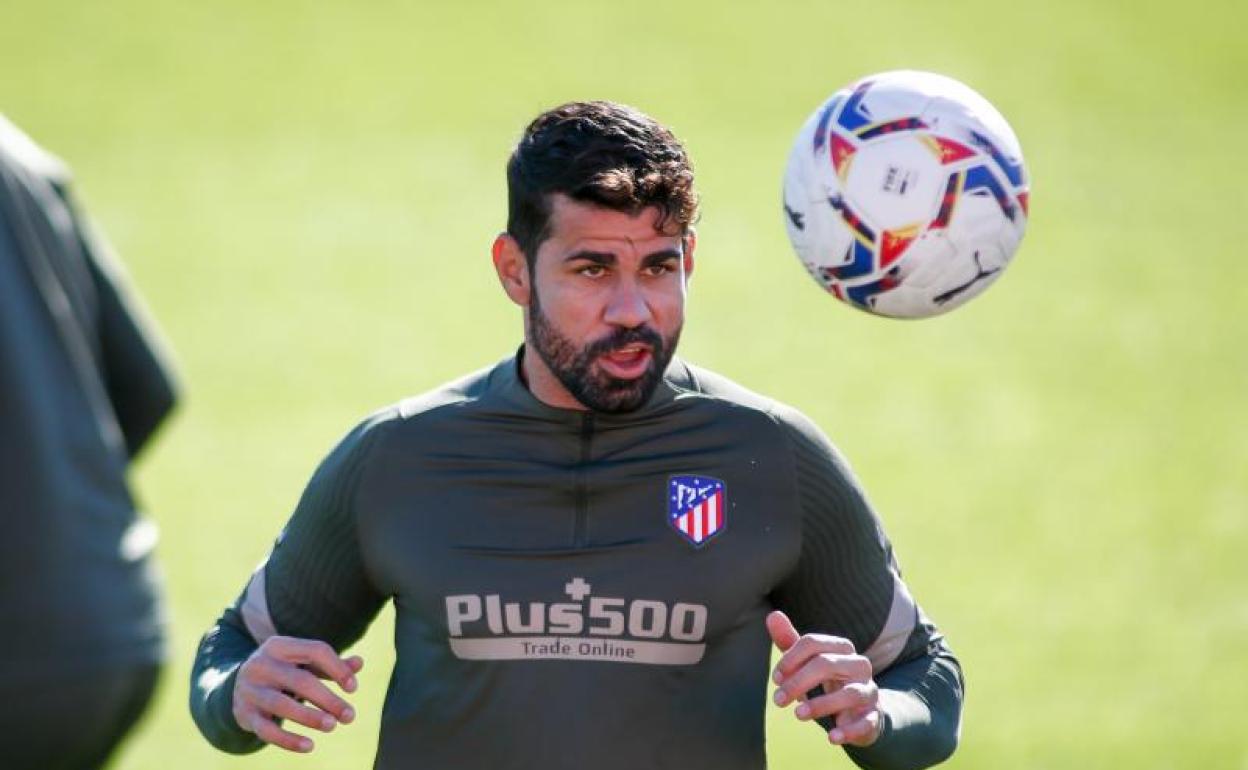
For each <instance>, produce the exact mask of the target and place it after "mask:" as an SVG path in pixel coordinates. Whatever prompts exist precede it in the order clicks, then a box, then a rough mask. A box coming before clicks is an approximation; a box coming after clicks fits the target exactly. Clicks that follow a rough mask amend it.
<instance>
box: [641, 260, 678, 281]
mask: <svg viewBox="0 0 1248 770" xmlns="http://www.w3.org/2000/svg"><path fill="white" fill-rule="evenodd" d="M641 272H642V273H644V274H646V275H648V276H650V277H651V278H661V277H663V276H665V275H667V274H668V273H674V272H676V263H675V262H659V263H656V264H653V265H646V266H645V267H644V268H642V270H641Z"/></svg>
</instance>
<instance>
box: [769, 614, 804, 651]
mask: <svg viewBox="0 0 1248 770" xmlns="http://www.w3.org/2000/svg"><path fill="white" fill-rule="evenodd" d="M767 633H768V634H769V635H770V636H771V641H772V642H773V643H775V645H776V647H777V648H778V649H779V650H780V652H785V651H787V650H788V649H789V648H790V647H792V646H793V645H795V644H797V640H798V638H799V637H800V634H798V633H797V629H796V628H794V627H793V621H791V620H789V616H788V615H785V614H784V613H783V612H781V611H780V610H775V611H774V612H770V613H768V615H767Z"/></svg>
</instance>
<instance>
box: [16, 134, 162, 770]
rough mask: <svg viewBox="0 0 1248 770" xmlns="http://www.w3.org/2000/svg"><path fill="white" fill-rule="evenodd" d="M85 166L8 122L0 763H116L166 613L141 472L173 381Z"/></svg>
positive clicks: (158, 653) (137, 711)
mask: <svg viewBox="0 0 1248 770" xmlns="http://www.w3.org/2000/svg"><path fill="white" fill-rule="evenodd" d="M68 184H69V172H68V170H67V169H66V167H65V166H64V165H63V164H62V163H61V162H60V161H59V160H58V159H56V158H54V157H53V156H52V155H50V154H48V153H47V152H45V151H44V150H43V149H42V148H40V147H38V146H37V145H36V144H35V143H34V142H33V141H31V139H30V138H29V137H27V136H26V135H25V134H23V133H22V132H21V131H20V130H19V129H18V128H17V127H16V126H14V125H13V124H12V123H10V122H9V121H8V120H6V119H5V118H4V117H3V116H0V517H2V518H3V523H4V537H3V538H0V616H2V617H3V618H4V632H3V633H2V634H0V703H2V704H3V706H2V707H0V708H3V714H4V719H3V723H4V724H3V727H0V765H3V766H4V767H5V768H9V769H12V770H18V769H19V768H23V769H24V768H29V769H30V770H60V769H62V768H64V769H66V770H70V769H76V768H82V769H84V770H86V769H87V768H99V767H102V766H104V765H105V764H106V763H107V761H108V758H109V756H110V755H112V754H113V753H114V751H115V749H116V748H117V746H118V745H119V744H120V742H121V741H122V739H123V738H124V737H125V735H126V733H127V732H129V731H130V729H131V728H132V727H133V726H134V725H135V723H136V722H137V721H138V720H139V718H140V716H141V715H142V714H143V711H144V709H145V708H146V706H147V703H148V701H149V700H150V699H151V696H152V692H153V690H154V687H155V684H156V680H157V676H158V673H159V669H160V664H161V661H162V659H163V657H164V654H163V636H164V629H163V626H164V617H163V614H164V612H163V607H162V605H161V600H160V592H159V586H158V583H157V579H156V576H155V575H154V574H153V564H152V558H151V552H152V549H153V546H154V545H155V542H156V531H155V527H154V526H153V525H152V524H151V523H150V522H148V521H146V520H144V519H142V518H140V517H139V515H138V512H137V510H136V504H135V501H134V498H133V496H132V495H131V493H130V490H129V488H128V486H127V483H126V471H127V468H128V466H129V465H130V463H131V462H132V461H133V460H134V458H135V456H136V455H137V454H138V453H139V451H140V450H141V449H142V448H143V447H144V446H145V445H147V443H148V442H149V440H150V439H151V436H152V434H153V431H155V430H156V428H157V426H159V425H160V424H161V422H162V421H163V420H164V419H165V417H166V416H167V415H168V414H169V411H170V410H171V409H172V407H173V404H174V398H175V394H174V383H173V380H172V377H171V374H170V370H169V368H168V366H167V365H166V363H165V362H164V357H163V354H162V353H161V348H160V346H159V345H158V344H156V343H155V341H154V338H153V332H152V329H151V327H150V326H149V325H148V324H147V323H146V322H145V320H144V319H143V316H142V315H141V313H140V312H139V311H138V310H137V305H136V303H135V299H134V298H133V297H132V296H130V295H128V294H127V292H126V290H125V286H124V281H123V280H122V275H121V273H120V270H119V265H118V264H117V263H116V262H115V261H114V260H113V258H112V256H111V254H109V253H108V250H107V248H106V247H105V246H104V245H103V243H102V241H101V240H100V239H99V238H98V237H97V236H96V235H95V234H93V233H92V231H91V229H90V228H89V226H88V225H87V224H86V222H85V221H84V219H83V217H82V215H81V213H80V212H79V211H78V209H77V208H76V205H75V202H74V200H73V198H72V197H71V195H70V194H69V190H68Z"/></svg>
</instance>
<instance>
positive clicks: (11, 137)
mask: <svg viewBox="0 0 1248 770" xmlns="http://www.w3.org/2000/svg"><path fill="white" fill-rule="evenodd" d="M0 159H2V160H3V162H4V165H5V166H8V167H9V168H13V169H18V170H21V171H23V172H25V173H26V174H29V175H32V176H37V177H42V178H45V179H49V180H51V181H53V182H55V183H57V184H64V183H66V182H68V181H69V169H68V167H67V166H66V165H65V163H64V162H63V161H61V159H60V158H58V157H56V156H55V155H53V154H52V153H50V152H48V151H47V150H45V149H43V148H42V147H40V146H39V145H38V144H37V143H36V142H35V140H33V139H31V138H30V137H29V136H27V135H26V133H25V132H24V131H22V130H21V129H20V128H18V127H17V126H16V125H14V124H13V123H12V122H11V121H10V120H9V119H8V118H7V117H5V116H4V115H2V114H0Z"/></svg>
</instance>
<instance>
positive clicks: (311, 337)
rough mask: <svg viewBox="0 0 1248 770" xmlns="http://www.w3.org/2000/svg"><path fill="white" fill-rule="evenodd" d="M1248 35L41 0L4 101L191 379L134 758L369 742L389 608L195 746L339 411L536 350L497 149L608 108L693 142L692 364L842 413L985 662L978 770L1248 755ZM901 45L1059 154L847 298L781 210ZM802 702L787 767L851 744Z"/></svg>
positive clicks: (910, 563)
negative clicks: (329, 725) (506, 239)
mask: <svg viewBox="0 0 1248 770" xmlns="http://www.w3.org/2000/svg"><path fill="white" fill-rule="evenodd" d="M1246 25H1248V11H1245V10H1244V6H1243V5H1242V4H1238V3H1231V2H1229V0H1228V1H1224V2H1216V1H1211V2H1203V3H1201V2H1197V3H1187V4H1170V3H1162V2H1153V1H1147V2H1142V3H1129V2H1125V0H1113V1H1107V2H1099V3H1076V2H1069V1H1063V2H1057V3H1027V4H1022V5H1012V4H1007V3H1000V2H994V3H987V2H970V1H965V2H950V3H919V2H901V1H899V0H886V1H884V2H878V3H870V4H858V5H851V4H840V3H830V2H806V3H787V4H786V3H779V4H776V5H772V6H764V5H763V4H755V3H737V2H728V3H715V4H712V3H703V2H689V3H679V2H676V3H660V2H652V1H651V0H643V2H639V3H634V4H627V5H626V4H619V3H603V2H597V1H596V0H594V1H591V0H587V1H585V2H545V3H525V4H503V3H498V4H487V3H476V2H464V3H459V4H449V3H447V4H441V3H427V4H419V3H398V2H376V3H367V4H335V3H325V2H312V3H295V2H269V3H244V2H227V3H212V4H209V3H201V4H181V3H159V2H143V1H141V0H124V1H122V2H114V3H95V4H86V3H70V2H63V1H61V0H57V1H53V2H42V3H36V2H33V0H14V1H13V2H9V3H7V4H6V5H5V8H4V12H3V21H2V22H0V110H3V111H5V112H6V113H7V114H8V115H9V116H10V117H11V118H12V119H13V120H15V121H16V122H17V123H19V124H20V125H23V126H24V127H25V128H26V129H27V130H28V131H29V132H30V133H32V134H33V135H34V136H36V137H37V138H39V139H40V140H41V141H42V142H43V143H44V144H45V145H47V146H48V147H50V148H52V149H54V150H55V151H57V152H58V153H60V154H61V155H62V156H63V157H65V158H66V159H67V160H68V161H69V162H70V163H71V164H72V165H73V166H74V168H75V169H76V171H77V174H78V178H79V183H80V192H81V193H82V194H83V197H84V198H85V199H86V201H87V203H88V204H89V206H90V208H91V211H92V212H93V213H94V215H95V217H96V218H97V219H98V220H99V222H100V223H101V224H102V225H103V227H104V229H105V230H106V231H107V232H108V234H109V235H110V237H111V240H112V241H113V242H114V244H115V245H116V246H117V247H118V250H119V251H120V252H121V253H122V254H123V256H124V258H125V259H126V261H127V263H128V265H129V267H130V269H131V272H132V274H133V277H134V279H135V282H136V284H137V285H138V287H139V288H140V289H141V291H142V293H143V294H144V295H145V297H146V298H147V300H148V302H149V304H150V306H151V308H152V310H153V311H154V313H155V315H156V316H157V317H158V318H159V319H160V321H161V323H162V326H163V328H164V329H165V331H166V333H167V335H168V337H169V339H170V341H171V343H172V346H173V347H174V349H175V350H176V354H177V359H178V361H179V364H180V369H181V372H182V375H183V377H184V379H185V383H186V389H187V398H186V401H185V403H184V406H183V408H182V410H181V412H180V414H179V415H178V416H177V419H176V420H175V421H174V422H173V423H172V424H171V425H170V426H169V427H168V429H167V430H166V431H165V433H164V434H163V436H162V437H161V439H160V441H159V442H158V444H157V445H156V446H155V447H154V450H153V451H152V452H151V453H150V455H149V456H148V457H147V458H146V459H145V462H144V463H143V464H142V465H141V467H140V469H139V473H138V474H137V482H138V487H139V489H140V490H141V492H142V495H143V498H144V501H145V504H146V507H147V508H148V509H149V510H150V514H151V516H152V517H153V518H154V519H155V520H156V521H157V522H158V523H159V525H160V526H161V530H162V533H163V539H162V541H161V546H160V556H161V561H162V564H163V568H164V572H165V573H166V576H167V580H168V594H169V599H170V605H171V612H172V624H171V645H170V646H171V663H170V665H169V668H168V674H167V677H166V678H165V680H164V682H163V686H162V689H161V692H160V695H159V698H158V700H157V702H156V704H155V706H154V708H153V710H152V712H151V713H150V715H149V718H148V719H147V721H146V722H145V724H144V725H143V727H142V729H141V731H140V732H138V733H137V734H136V735H135V736H134V739H133V741H132V742H131V743H130V744H129V746H128V747H127V749H126V750H125V751H124V752H123V754H122V756H121V757H120V761H119V762H118V763H117V767H118V768H121V770H147V769H149V768H155V769H159V768H165V767H171V766H176V767H177V768H178V770H207V769H208V768H261V767H264V768H269V767H297V768H345V767H367V766H369V765H370V763H371V760H372V753H373V747H374V745H375V740H376V733H377V729H378V721H379V720H378V715H379V710H380V704H381V699H382V696H383V694H384V689H385V683H386V678H387V674H388V669H389V663H390V660H391V657H392V652H391V650H390V639H389V635H390V622H389V619H388V618H385V619H383V620H382V621H380V622H379V623H378V624H377V626H376V627H375V628H374V629H372V631H371V632H370V635H369V636H368V637H367V639H366V640H365V642H364V643H363V644H362V645H361V646H360V648H359V649H360V650H361V652H362V654H364V655H365V656H366V658H367V659H368V667H367V668H366V670H365V672H364V674H365V676H364V677H363V692H362V694H361V695H360V696H359V698H358V705H359V711H360V712H361V714H362V718H361V719H360V720H359V721H358V722H357V724H355V725H352V726H350V727H349V728H346V729H342V730H341V731H340V732H338V733H336V734H334V735H331V736H327V737H325V738H323V739H321V740H320V741H319V748H318V750H317V752H316V753H314V754H313V755H310V756H306V757H289V756H278V755H277V754H276V753H275V752H265V753H262V754H260V755H257V756H253V757H250V758H246V759H241V760H240V759H235V758H231V757H227V756H225V755H222V754H217V753H216V752H214V751H213V750H212V749H210V748H209V747H208V745H207V744H206V743H204V742H203V741H202V740H201V739H200V738H199V737H198V734H197V733H196V732H195V729H194V727H193V725H192V724H191V721H190V718H189V716H188V714H187V711H186V706H185V702H186V696H187V683H186V680H187V675H188V671H189V665H190V660H191V657H192V655H193V651H194V648H195V644H196V642H197V640H198V636H199V634H200V633H202V631H203V630H204V629H205V628H206V627H207V626H208V624H209V623H211V622H212V620H213V619H214V618H215V616H216V615H217V614H218V612H219V611H220V609H221V607H222V606H224V605H225V604H226V603H228V602H229V601H231V600H232V599H233V598H234V596H235V594H236V592H237V591H238V589H239V588H240V587H241V586H242V584H243V581H244V580H245V578H246V576H247V574H248V573H249V572H250V570H251V569H252V568H253V567H254V565H255V564H256V563H257V561H258V560H259V559H261V558H262V556H263V555H264V553H265V552H266V550H267V548H268V545H269V542H270V541H271V539H272V538H273V537H274V536H275V535H276V533H277V531H278V529H279V528H280V526H281V524H282V522H283V521H284V520H285V517H286V516H287V515H288V513H289V511H290V509H291V507H292V505H293V503H294V501H295V499H296V496H297V495H298V493H299V491H300V490H301V488H302V485H303V483H304V481H305V480H306V478H307V476H308V475H309V473H310V471H311V469H312V468H313V467H314V465H315V463H316V462H317V461H318V460H319V458H320V457H321V456H322V454H323V453H324V452H325V451H326V450H327V449H328V448H329V447H330V446H331V444H332V443H333V442H334V441H335V440H336V438H337V437H338V436H339V435H340V434H341V433H343V432H344V431H345V430H346V429H347V428H348V427H350V426H351V425H352V424H354V423H355V421H356V420H357V419H358V418H359V417H361V416H362V415H364V414H365V413H367V412H369V411H371V410H372V409H374V408H375V407H378V406H380V405H383V404H386V403H389V402H392V401H394V400H396V399H398V398H399V397H401V396H404V395H406V394H411V393H415V392H419V391H422V390H425V389H427V388H430V387H432V386H434V385H437V384H439V383H440V382H443V381H445V380H447V379H450V378H452V377H454V376H456V375H458V374H459V373H461V372H464V371H467V370H469V369H474V368H477V367H479V366H482V365H485V364H487V363H490V362H492V361H494V360H496V359H497V358H499V357H501V356H503V355H506V354H508V353H509V352H510V351H511V350H512V349H513V346H514V345H515V344H516V343H517V341H518V339H519V322H520V319H519V316H518V314H517V312H516V311H515V310H514V308H513V307H512V306H511V305H510V304H509V303H507V302H506V301H505V300H504V298H503V296H502V294H501V292H500V290H499V288H498V286H497V284H496V281H495V278H494V277H493V273H492V269H491V267H490V264H489V258H488V247H489V244H490V241H491V239H492V237H493V235H494V233H495V232H496V231H498V230H499V229H500V228H501V227H502V225H503V222H504V217H505V211H504V206H505V193H504V187H503V173H502V169H503V163H504V161H505V158H506V154H507V152H508V150H509V148H510V145H511V144H512V142H513V141H514V140H515V138H516V137H517V136H518V133H519V131H520V129H521V127H522V126H523V124H524V123H525V122H526V121H527V120H528V119H529V118H530V117H532V115H534V114H535V113H536V112H537V111H539V110H540V109H542V108H545V107H547V106H551V105H553V104H555V103H558V102H561V101H565V100H568V99H573V98H611V99H616V100H619V101H625V102H629V103H633V104H636V105H637V106H639V107H641V108H642V109H644V110H646V111H648V112H650V113H651V114H653V115H654V116H656V117H657V118H659V119H660V120H662V121H664V122H666V123H668V124H669V125H671V126H672V127H674V129H675V130H676V131H677V133H678V134H679V135H680V136H681V137H682V138H683V139H684V140H685V141H686V143H687V145H688V147H689V149H690V151H691V153H692V155H693V158H694V161H695V163H696V164H697V168H698V173H699V183H700V185H701V189H702V193H703V198H704V209H705V213H704V217H703V220H702V222H701V225H700V249H699V257H700V262H699V266H698V270H697V275H696V276H695V278H694V284H693V288H692V294H691V303H692V307H691V317H690V321H689V324H688V327H687V330H686V334H685V337H684V343H683V348H682V351H683V354H684V355H685V356H686V357H688V358H690V359H691V360H694V361H696V362H698V363H701V364H703V365H705V366H708V367H711V368H713V369H717V370H719V371H721V372H723V373H725V374H727V375H729V376H731V377H733V378H735V379H737V380H739V381H741V382H743V383H745V384H747V385H749V386H751V387H753V388H755V389H758V390H761V391H764V392H767V393H769V394H772V395H774V396H776V397H778V398H780V399H782V400H785V401H788V402H790V403H792V404H794V405H796V406H798V407H799V408H801V409H803V410H804V411H806V412H807V413H808V414H810V415H811V416H812V417H814V418H815V419H816V420H817V421H818V422H819V423H820V424H821V425H822V426H823V427H824V428H825V430H827V431H828V433H829V434H830V435H831V436H832V437H833V439H834V440H835V441H836V442H837V443H838V444H839V445H840V446H841V448H842V449H843V450H844V451H845V452H846V453H847V454H848V455H849V457H850V458H851V459H852V461H853V462H854V465H855V467H856V469H857V471H858V473H859V474H860V475H861V477H862V478H863V480H864V481H865V483H866V484H867V486H868V489H869V490H871V493H872V495H873V497H874V500H875V502H876V504H877V505H878V507H879V508H880V510H881V512H882V513H883V515H884V516H885V519H886V524H887V527H888V529H889V532H890V534H891V536H892V538H893V541H894V543H895V545H896V547H897V550H898V552H899V555H900V558H901V560H902V566H903V568H904V569H905V571H906V575H907V578H908V580H909V582H910V584H911V587H912V589H913V590H914V592H915V594H916V595H917V597H918V598H919V600H920V601H921V602H922V603H923V605H924V607H925V608H926V609H927V611H928V612H929V613H930V614H931V615H932V616H933V617H934V618H935V619H936V620H937V621H938V623H939V624H940V625H941V626H942V628H943V629H944V630H945V631H946V633H947V634H948V636H949V638H950V639H951V642H952V644H953V646H954V647H955V649H956V650H957V652H958V653H959V654H960V656H961V658H962V660H963V661H964V664H965V667H966V671H967V676H968V681H969V687H968V699H967V704H966V715H965V725H964V730H963V745H962V748H961V749H960V752H959V754H958V755H957V757H956V758H955V759H954V760H953V761H952V762H951V764H950V766H951V767H957V768H999V767H1006V768H1023V767H1025V768H1072V767H1078V768H1128V767H1129V768H1176V767H1190V768H1239V769H1243V768H1248V740H1246V739H1245V737H1244V733H1243V732H1242V731H1241V730H1242V728H1241V726H1240V725H1239V719H1240V718H1242V716H1243V714H1244V713H1245V710H1244V706H1243V691H1244V687H1245V685H1248V643H1246V640H1248V558H1245V554H1246V553H1248V524H1246V523H1245V513H1246V510H1245V509H1248V479H1246V476H1248V408H1246V407H1248V400H1246V398H1245V393H1246V392H1248V323H1246V322H1245V319H1244V314H1243V310H1242V304H1241V305H1239V306H1240V307H1241V309H1240V310H1236V307H1237V304H1236V298H1237V297H1240V298H1242V297H1243V295H1244V287H1245V285H1246V284H1248V266H1246V263H1245V261H1244V260H1243V258H1242V256H1241V252H1242V250H1243V248H1244V244H1245V243H1248V205H1246V203H1245V201H1248V194H1246V193H1245V181H1246V179H1248V144H1245V142H1244V140H1243V125H1244V123H1245V119H1246V118H1248V86H1246V83H1248V77H1246V76H1248V47H1246V46H1244V45H1243V42H1242V33H1243V30H1244V29H1245V28H1246ZM900 67H908V68H920V69H932V70H936V71H940V72H944V73H947V74H950V75H953V76H955V77H957V78H959V79H962V80H964V81H966V82H967V83H969V84H971V85H972V86H973V87H975V88H976V89H978V90H979V91H981V92H982V93H983V94H984V95H986V96H987V97H988V98H989V99H990V100H992V101H993V102H995V103H996V104H997V106H998V107H999V108H1000V109H1001V111H1002V112H1004V113H1005V115H1006V116H1007V117H1008V118H1009V119H1010V120H1011V122H1012V123H1013V125H1014V127H1015V130H1016V131H1017V133H1018V134H1019V136H1020V139H1021V140H1022V143H1023V148H1024V151H1025V153H1026V157H1027V161H1028V164H1029V167H1030V171H1031V174H1032V178H1033V194H1032V213H1033V219H1032V222H1031V225H1030V231H1029V233H1028V236H1027V239H1026V241H1025V242H1024V244H1023V247H1022V249H1021V251H1020V253H1019V256H1018V259H1017V261H1016V262H1015V264H1014V265H1013V267H1011V269H1010V272H1009V273H1008V274H1007V275H1006V276H1005V277H1004V278H1003V279H1002V280H1001V281H1000V282H999V283H998V284H997V285H996V286H995V287H994V288H993V289H992V290H991V291H989V292H988V293H987V294H986V295H985V296H984V297H982V298H980V299H978V300H976V301H975V302H974V303H972V304H971V305H969V306H967V307H965V308H963V309H961V310H959V311H957V312H956V313H954V314H952V315H950V316H947V317H942V318H938V319H934V320H930V321H924V322H917V323H914V322H910V323H907V322H895V321H887V320H882V319H875V318H870V317H867V316H865V315H862V314H859V313H855V312H853V311H851V310H849V309H847V308H844V307H842V306H840V305H838V304H837V303H835V302H834V301H833V300H832V299H831V298H829V297H826V296H825V295H823V294H821V293H820V292H819V291H818V290H817V289H816V288H815V286H814V284H813V283H811V282H810V281H809V279H807V278H806V277H805V275H804V273H803V271H802V270H801V268H800V266H799V265H798V263H797V261H796V260H795V259H793V258H792V257H791V256H790V252H789V248H788V244H787V242H786V240H785V236H784V232H783V226H782V218H781V213H780V207H779V201H778V197H779V196H778V188H779V178H780V173H781V168H782V165H783V160H784V158H785V155H786V153H787V149H788V145H789V143H790V142H791V140H792V138H793V135H794V134H795V133H796V131H797V128H798V126H799V125H800V124H801V122H802V120H803V119H804V118H805V116H806V115H807V113H808V112H809V111H810V110H812V109H813V108H814V107H815V105H816V104H817V103H818V102H819V101H821V100H822V99H823V98H824V97H825V96H826V95H827V94H828V93H830V92H831V91H832V90H834V89H835V88H837V87H839V86H840V85H842V84H843V83H845V82H848V81H849V80H851V79H853V78H856V77H858V76H860V75H863V74H866V73H869V72H873V71H878V70H884V69H892V68H900ZM1241 302H1242V299H1241ZM1237 714H1238V715H1239V716H1236V715H1237ZM770 719H771V737H770V741H769V746H770V755H771V758H772V765H773V766H774V767H778V768H781V769H784V768H802V767H815V766H819V767H849V766H851V765H850V763H849V762H848V760H846V759H845V758H844V757H843V755H841V754H840V753H839V751H836V750H833V749H829V748H828V747H827V746H826V744H825V743H824V742H823V741H822V739H821V736H820V735H819V734H818V733H817V731H815V730H814V729H813V728H810V727H808V726H802V725H797V724H795V723H793V721H792V718H791V716H790V715H789V714H787V713H779V712H776V713H772V714H771V715H770ZM66 727H67V729H69V730H72V725H67V726H66Z"/></svg>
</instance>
